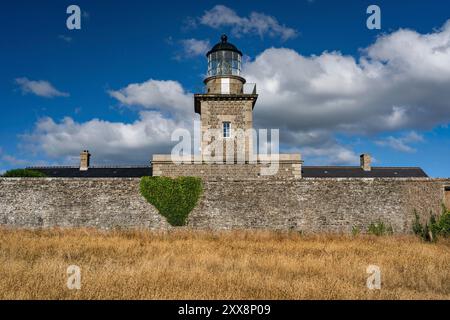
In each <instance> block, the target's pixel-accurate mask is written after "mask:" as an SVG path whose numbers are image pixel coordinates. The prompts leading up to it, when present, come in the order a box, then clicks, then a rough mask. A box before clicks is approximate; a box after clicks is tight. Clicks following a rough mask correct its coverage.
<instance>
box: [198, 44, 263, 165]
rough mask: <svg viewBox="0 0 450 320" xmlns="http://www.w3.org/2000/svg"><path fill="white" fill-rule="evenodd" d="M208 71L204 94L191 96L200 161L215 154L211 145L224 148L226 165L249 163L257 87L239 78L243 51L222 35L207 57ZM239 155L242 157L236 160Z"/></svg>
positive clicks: (214, 156) (251, 150)
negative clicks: (197, 118) (198, 125)
mask: <svg viewBox="0 0 450 320" xmlns="http://www.w3.org/2000/svg"><path fill="white" fill-rule="evenodd" d="M206 58H207V63H208V64H207V65H208V68H207V72H206V78H205V79H204V84H205V89H204V92H203V93H199V94H195V95H194V100H195V104H194V106H195V107H194V108H195V112H196V113H198V114H200V121H201V137H202V139H201V150H202V157H203V160H204V161H206V162H208V161H209V160H211V159H212V158H214V159H215V161H217V155H215V154H214V152H216V151H217V148H216V149H215V150H214V151H211V150H212V149H213V148H211V145H213V144H214V142H220V145H221V146H222V147H223V152H221V153H222V154H223V157H224V159H226V161H227V162H228V163H229V162H230V160H231V161H232V162H235V161H239V160H241V161H248V159H249V157H250V156H251V155H252V152H253V147H252V146H253V138H252V135H251V134H249V133H250V130H249V129H252V128H253V108H254V107H255V103H256V100H257V98H258V95H257V94H256V85H255V84H251V85H249V84H247V85H246V80H245V78H244V77H243V75H242V52H241V51H240V50H239V49H238V48H237V47H236V46H235V45H233V44H232V43H230V42H228V37H227V36H226V35H222V36H221V39H220V42H219V43H217V44H216V45H214V46H213V47H212V48H211V50H209V51H208V53H207V54H206ZM238 155H241V157H239V156H238Z"/></svg>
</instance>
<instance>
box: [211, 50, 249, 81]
mask: <svg viewBox="0 0 450 320" xmlns="http://www.w3.org/2000/svg"><path fill="white" fill-rule="evenodd" d="M241 61H242V57H241V55H240V54H239V53H237V52H234V51H228V50H220V51H215V52H212V53H210V54H209V55H208V77H213V76H229V75H233V76H240V75H241Z"/></svg>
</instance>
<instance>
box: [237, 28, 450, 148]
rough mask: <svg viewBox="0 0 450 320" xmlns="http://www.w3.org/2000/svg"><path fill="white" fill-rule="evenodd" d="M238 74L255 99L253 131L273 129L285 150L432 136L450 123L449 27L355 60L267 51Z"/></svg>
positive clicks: (402, 33)
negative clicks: (349, 140)
mask: <svg viewBox="0 0 450 320" xmlns="http://www.w3.org/2000/svg"><path fill="white" fill-rule="evenodd" d="M244 73H245V77H246V78H247V81H248V82H251V83H253V82H254V83H257V88H258V93H259V94H260V97H259V101H258V103H257V105H256V107H255V110H254V113H255V121H256V124H257V125H258V126H259V127H264V128H280V129H281V132H280V136H281V139H282V140H283V139H284V141H285V142H286V143H287V144H288V145H290V146H295V145H297V146H298V145H300V146H302V139H306V140H307V138H308V137H310V134H311V133H315V132H323V133H322V136H324V137H327V139H326V141H332V140H333V139H334V138H333V137H334V135H335V134H336V133H342V134H345V135H361V134H362V135H366V136H376V135H378V134H381V133H384V132H394V131H410V130H426V129H431V128H434V127H435V126H438V125H441V124H446V123H449V121H450V108H449V104H448V101H450V90H448V88H450V22H448V23H446V24H445V25H444V27H443V28H442V29H440V30H436V31H435V32H433V33H430V34H425V35H422V34H419V33H417V32H414V31H411V30H399V31H396V32H393V33H391V34H387V35H385V36H383V37H380V38H378V39H377V40H376V42H375V43H374V44H373V45H371V46H369V47H368V48H365V49H363V50H362V51H361V57H360V58H359V59H358V60H356V59H355V58H354V57H352V56H345V55H342V54H341V53H339V52H324V53H322V54H321V55H318V56H302V55H301V54H299V53H297V52H296V51H294V50H291V49H285V48H271V49H267V50H265V51H264V52H262V53H261V54H260V55H259V56H257V57H256V58H255V59H254V60H253V61H251V62H249V63H247V64H246V65H245V68H244ZM302 137H303V138H302ZM323 143H324V141H320V142H317V143H316V145H315V146H316V147H317V148H319V147H320V146H321V145H323ZM303 146H304V145H303ZM309 147H310V146H306V147H305V146H304V149H305V150H307V149H306V148H309ZM400 148H401V147H400ZM404 150H405V148H404ZM362 151H363V150H362Z"/></svg>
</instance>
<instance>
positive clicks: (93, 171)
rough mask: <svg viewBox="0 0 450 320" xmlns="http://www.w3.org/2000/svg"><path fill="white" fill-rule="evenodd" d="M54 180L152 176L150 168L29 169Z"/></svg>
mask: <svg viewBox="0 0 450 320" xmlns="http://www.w3.org/2000/svg"><path fill="white" fill-rule="evenodd" d="M27 169H32V170H35V171H39V172H42V173H44V174H45V175H47V176H48V177H54V178H140V177H143V176H151V175H152V168H151V167H150V166H141V167H139V166H137V167H89V169H88V170H86V171H81V170H80V168H79V167H29V168H27Z"/></svg>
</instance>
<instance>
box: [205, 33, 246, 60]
mask: <svg viewBox="0 0 450 320" xmlns="http://www.w3.org/2000/svg"><path fill="white" fill-rule="evenodd" d="M220 40H221V41H220V42H219V43H218V44H216V45H215V46H214V47H212V49H211V50H209V51H208V53H207V54H206V56H209V55H210V54H211V53H213V52H216V51H233V52H237V53H239V54H240V55H241V56H242V52H241V51H240V50H239V49H238V48H236V46H235V45H234V44H231V43H229V42H228V37H227V36H226V35H225V34H223V35H222V36H221V37H220Z"/></svg>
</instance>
